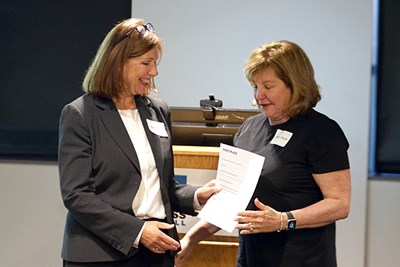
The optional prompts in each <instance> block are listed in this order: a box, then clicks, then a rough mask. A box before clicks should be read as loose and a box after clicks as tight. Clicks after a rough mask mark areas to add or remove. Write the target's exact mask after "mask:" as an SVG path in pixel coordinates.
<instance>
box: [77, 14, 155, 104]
mask: <svg viewBox="0 0 400 267" xmlns="http://www.w3.org/2000/svg"><path fill="white" fill-rule="evenodd" d="M140 25H143V26H145V25H146V24H145V22H144V20H142V19H136V18H131V19H127V20H124V21H122V22H120V23H118V24H117V25H116V26H115V27H114V28H113V29H112V30H111V31H110V32H108V34H107V35H106V37H105V38H104V40H103V42H102V43H101V45H100V47H99V49H98V50H97V53H96V56H95V57H94V59H93V61H92V63H91V65H90V67H89V69H88V70H87V72H86V75H85V78H84V80H83V91H84V92H86V93H88V94H92V95H99V96H103V97H107V98H118V97H119V96H120V95H121V93H123V91H124V90H125V89H124V87H123V83H122V69H123V66H124V64H125V62H126V61H127V60H128V59H129V58H132V57H138V56H141V55H143V54H145V53H147V52H148V51H150V50H151V49H153V48H154V47H156V48H157V50H158V51H159V55H160V57H161V54H162V44H161V40H160V38H159V37H158V36H157V35H156V34H155V33H154V32H151V31H146V32H145V33H144V34H143V33H140V32H139V31H137V30H135V29H136V27H137V26H140ZM154 89H155V85H154V80H153V79H152V82H151V83H150V87H149V90H148V92H147V94H149V93H150V91H151V90H154Z"/></svg>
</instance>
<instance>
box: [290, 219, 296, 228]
mask: <svg viewBox="0 0 400 267" xmlns="http://www.w3.org/2000/svg"><path fill="white" fill-rule="evenodd" d="M293 229H296V220H288V230H293Z"/></svg>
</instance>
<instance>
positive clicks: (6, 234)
mask: <svg viewBox="0 0 400 267" xmlns="http://www.w3.org/2000/svg"><path fill="white" fill-rule="evenodd" d="M58 181H59V180H58V170H57V165H56V164H55V163H44V162H11V161H1V162H0V216H1V218H0V259H1V264H0V265H1V266H6V267H21V266H32V267H55V266H62V261H61V257H60V255H61V244H62V235H63V230H64V221H65V214H66V210H65V208H64V206H63V204H62V201H61V195H60V189H59V184H58Z"/></svg>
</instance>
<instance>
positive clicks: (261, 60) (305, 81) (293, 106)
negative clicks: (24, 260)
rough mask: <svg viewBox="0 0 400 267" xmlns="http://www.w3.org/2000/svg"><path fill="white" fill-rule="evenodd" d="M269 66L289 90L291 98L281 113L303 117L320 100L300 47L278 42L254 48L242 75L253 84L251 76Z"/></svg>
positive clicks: (304, 54) (309, 65) (307, 61)
mask: <svg viewBox="0 0 400 267" xmlns="http://www.w3.org/2000/svg"><path fill="white" fill-rule="evenodd" d="M268 67H271V68H272V69H273V70H274V71H275V73H276V75H277V76H278V78H279V79H281V80H282V81H283V82H284V83H285V84H286V86H288V87H289V88H290V89H291V91H292V97H291V99H290V101H289V103H288V105H287V107H286V108H285V109H284V110H283V112H284V113H285V114H286V115H287V116H289V117H294V116H297V115H300V114H303V113H305V112H306V111H308V110H309V109H311V108H313V107H315V106H316V104H317V103H318V102H319V101H320V100H321V94H320V90H319V86H318V84H317V83H316V81H315V78H314V69H313V67H312V65H311V62H310V60H309V58H308V57H307V55H306V53H305V52H304V51H303V49H302V48H301V47H300V46H299V45H297V44H295V43H293V42H290V41H278V42H272V43H267V44H264V45H262V46H260V47H258V48H256V49H255V50H253V52H252V53H251V55H250V57H249V59H248V60H247V62H246V63H245V65H244V74H245V76H246V78H247V80H248V81H249V82H250V83H251V84H252V85H253V77H254V75H255V74H256V73H258V72H259V71H262V70H265V69H266V68H268Z"/></svg>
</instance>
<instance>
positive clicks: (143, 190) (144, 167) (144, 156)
mask: <svg viewBox="0 0 400 267" xmlns="http://www.w3.org/2000/svg"><path fill="white" fill-rule="evenodd" d="M118 112H119V114H120V116H121V119H122V121H123V122H124V125H125V128H126V130H127V131H128V134H129V137H130V138H131V141H132V144H133V146H134V148H135V150H136V154H137V156H138V159H139V164H140V172H141V174H142V179H141V182H140V187H139V190H138V192H137V193H136V196H135V198H134V199H133V202H132V209H133V212H134V213H135V215H136V216H137V217H138V218H141V219H147V218H158V219H164V218H165V216H166V215H165V209H164V205H163V202H162V199H161V191H160V176H159V174H158V171H157V168H156V162H155V160H154V155H153V152H152V151H151V147H150V143H149V140H148V139H147V136H146V133H145V131H144V128H143V124H142V121H141V119H140V115H139V111H138V110H137V109H134V110H132V109H126V110H118Z"/></svg>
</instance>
